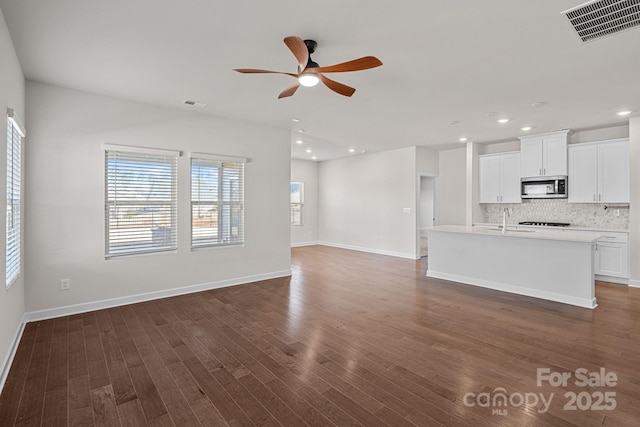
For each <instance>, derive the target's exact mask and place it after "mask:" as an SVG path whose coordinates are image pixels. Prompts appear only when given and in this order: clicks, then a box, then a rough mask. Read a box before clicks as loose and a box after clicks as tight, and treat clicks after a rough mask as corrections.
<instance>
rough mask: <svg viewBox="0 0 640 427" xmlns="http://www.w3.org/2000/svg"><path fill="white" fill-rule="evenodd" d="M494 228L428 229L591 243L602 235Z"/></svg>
mask: <svg viewBox="0 0 640 427" xmlns="http://www.w3.org/2000/svg"><path fill="white" fill-rule="evenodd" d="M495 227H496V228H495V229H494V228H489V227H472V226H466V225H439V226H437V227H434V228H432V229H430V230H429V231H430V232H431V231H438V232H445V233H461V234H477V235H484V236H495V237H500V238H518V239H542V240H557V241H564V242H583V243H593V242H595V241H596V240H598V239H600V238H601V237H602V236H604V232H603V233H602V234H598V233H593V232H585V233H580V232H574V233H563V232H562V230H548V229H547V228H544V229H535V230H531V231H528V230H527V231H517V230H511V231H509V226H508V225H507V231H506V232H504V233H503V232H502V230H501V229H499V228H498V225H497V224H496V225H495ZM540 228H542V227H540Z"/></svg>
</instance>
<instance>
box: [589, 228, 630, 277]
mask: <svg viewBox="0 0 640 427" xmlns="http://www.w3.org/2000/svg"><path fill="white" fill-rule="evenodd" d="M627 238H628V235H627V234H626V233H607V234H606V235H605V236H604V237H603V238H601V239H600V240H599V241H598V242H597V243H596V257H595V271H594V273H595V274H597V275H600V276H609V277H619V278H622V279H628V278H629V243H628V242H627Z"/></svg>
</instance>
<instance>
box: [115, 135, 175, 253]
mask: <svg viewBox="0 0 640 427" xmlns="http://www.w3.org/2000/svg"><path fill="white" fill-rule="evenodd" d="M105 150H106V156H105V175H106V180H105V181H106V203H105V222H106V256H107V258H109V257H114V256H120V255H133V254H141V253H149V252H160V251H171V250H175V249H176V248H177V240H178V239H177V226H176V223H177V221H176V212H177V197H176V187H177V173H176V169H177V162H178V156H179V155H180V152H178V151H169V150H154V149H144V148H134V147H124V146H110V145H109V146H105Z"/></svg>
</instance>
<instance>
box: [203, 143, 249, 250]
mask: <svg viewBox="0 0 640 427" xmlns="http://www.w3.org/2000/svg"><path fill="white" fill-rule="evenodd" d="M244 166H245V164H244V159H239V160H234V159H228V158H216V157H215V156H208V155H196V154H193V155H192V157H191V247H192V248H200V247H208V246H224V245H240V244H243V243H244Z"/></svg>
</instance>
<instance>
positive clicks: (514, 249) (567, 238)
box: [427, 225, 601, 308]
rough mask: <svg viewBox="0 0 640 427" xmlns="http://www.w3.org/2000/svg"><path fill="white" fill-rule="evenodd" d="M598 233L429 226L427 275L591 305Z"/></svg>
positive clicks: (570, 302)
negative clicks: (431, 227)
mask: <svg viewBox="0 0 640 427" xmlns="http://www.w3.org/2000/svg"><path fill="white" fill-rule="evenodd" d="M507 230H508V228H507ZM600 237H601V236H599V235H595V236H594V235H593V234H592V233H563V232H562V231H546V230H544V231H533V230H512V231H506V232H503V231H502V230H500V229H499V228H497V227H496V228H495V229H490V228H477V227H468V226H454V225H444V226H438V227H435V228H433V229H431V230H429V259H428V269H427V276H429V277H435V278H439V279H446V280H451V281H454V282H461V283H466V284H469V285H475V286H481V287H485V288H490V289H495V290H499V291H505V292H511V293H515V294H519V295H526V296H531V297H536V298H542V299H547V300H551V301H557V302H562V303H565V304H572V305H577V306H580V307H587V308H595V307H596V305H597V304H596V298H595V283H594V265H593V260H594V251H595V246H596V245H595V242H596V241H597V240H598V239H599V238H600Z"/></svg>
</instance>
